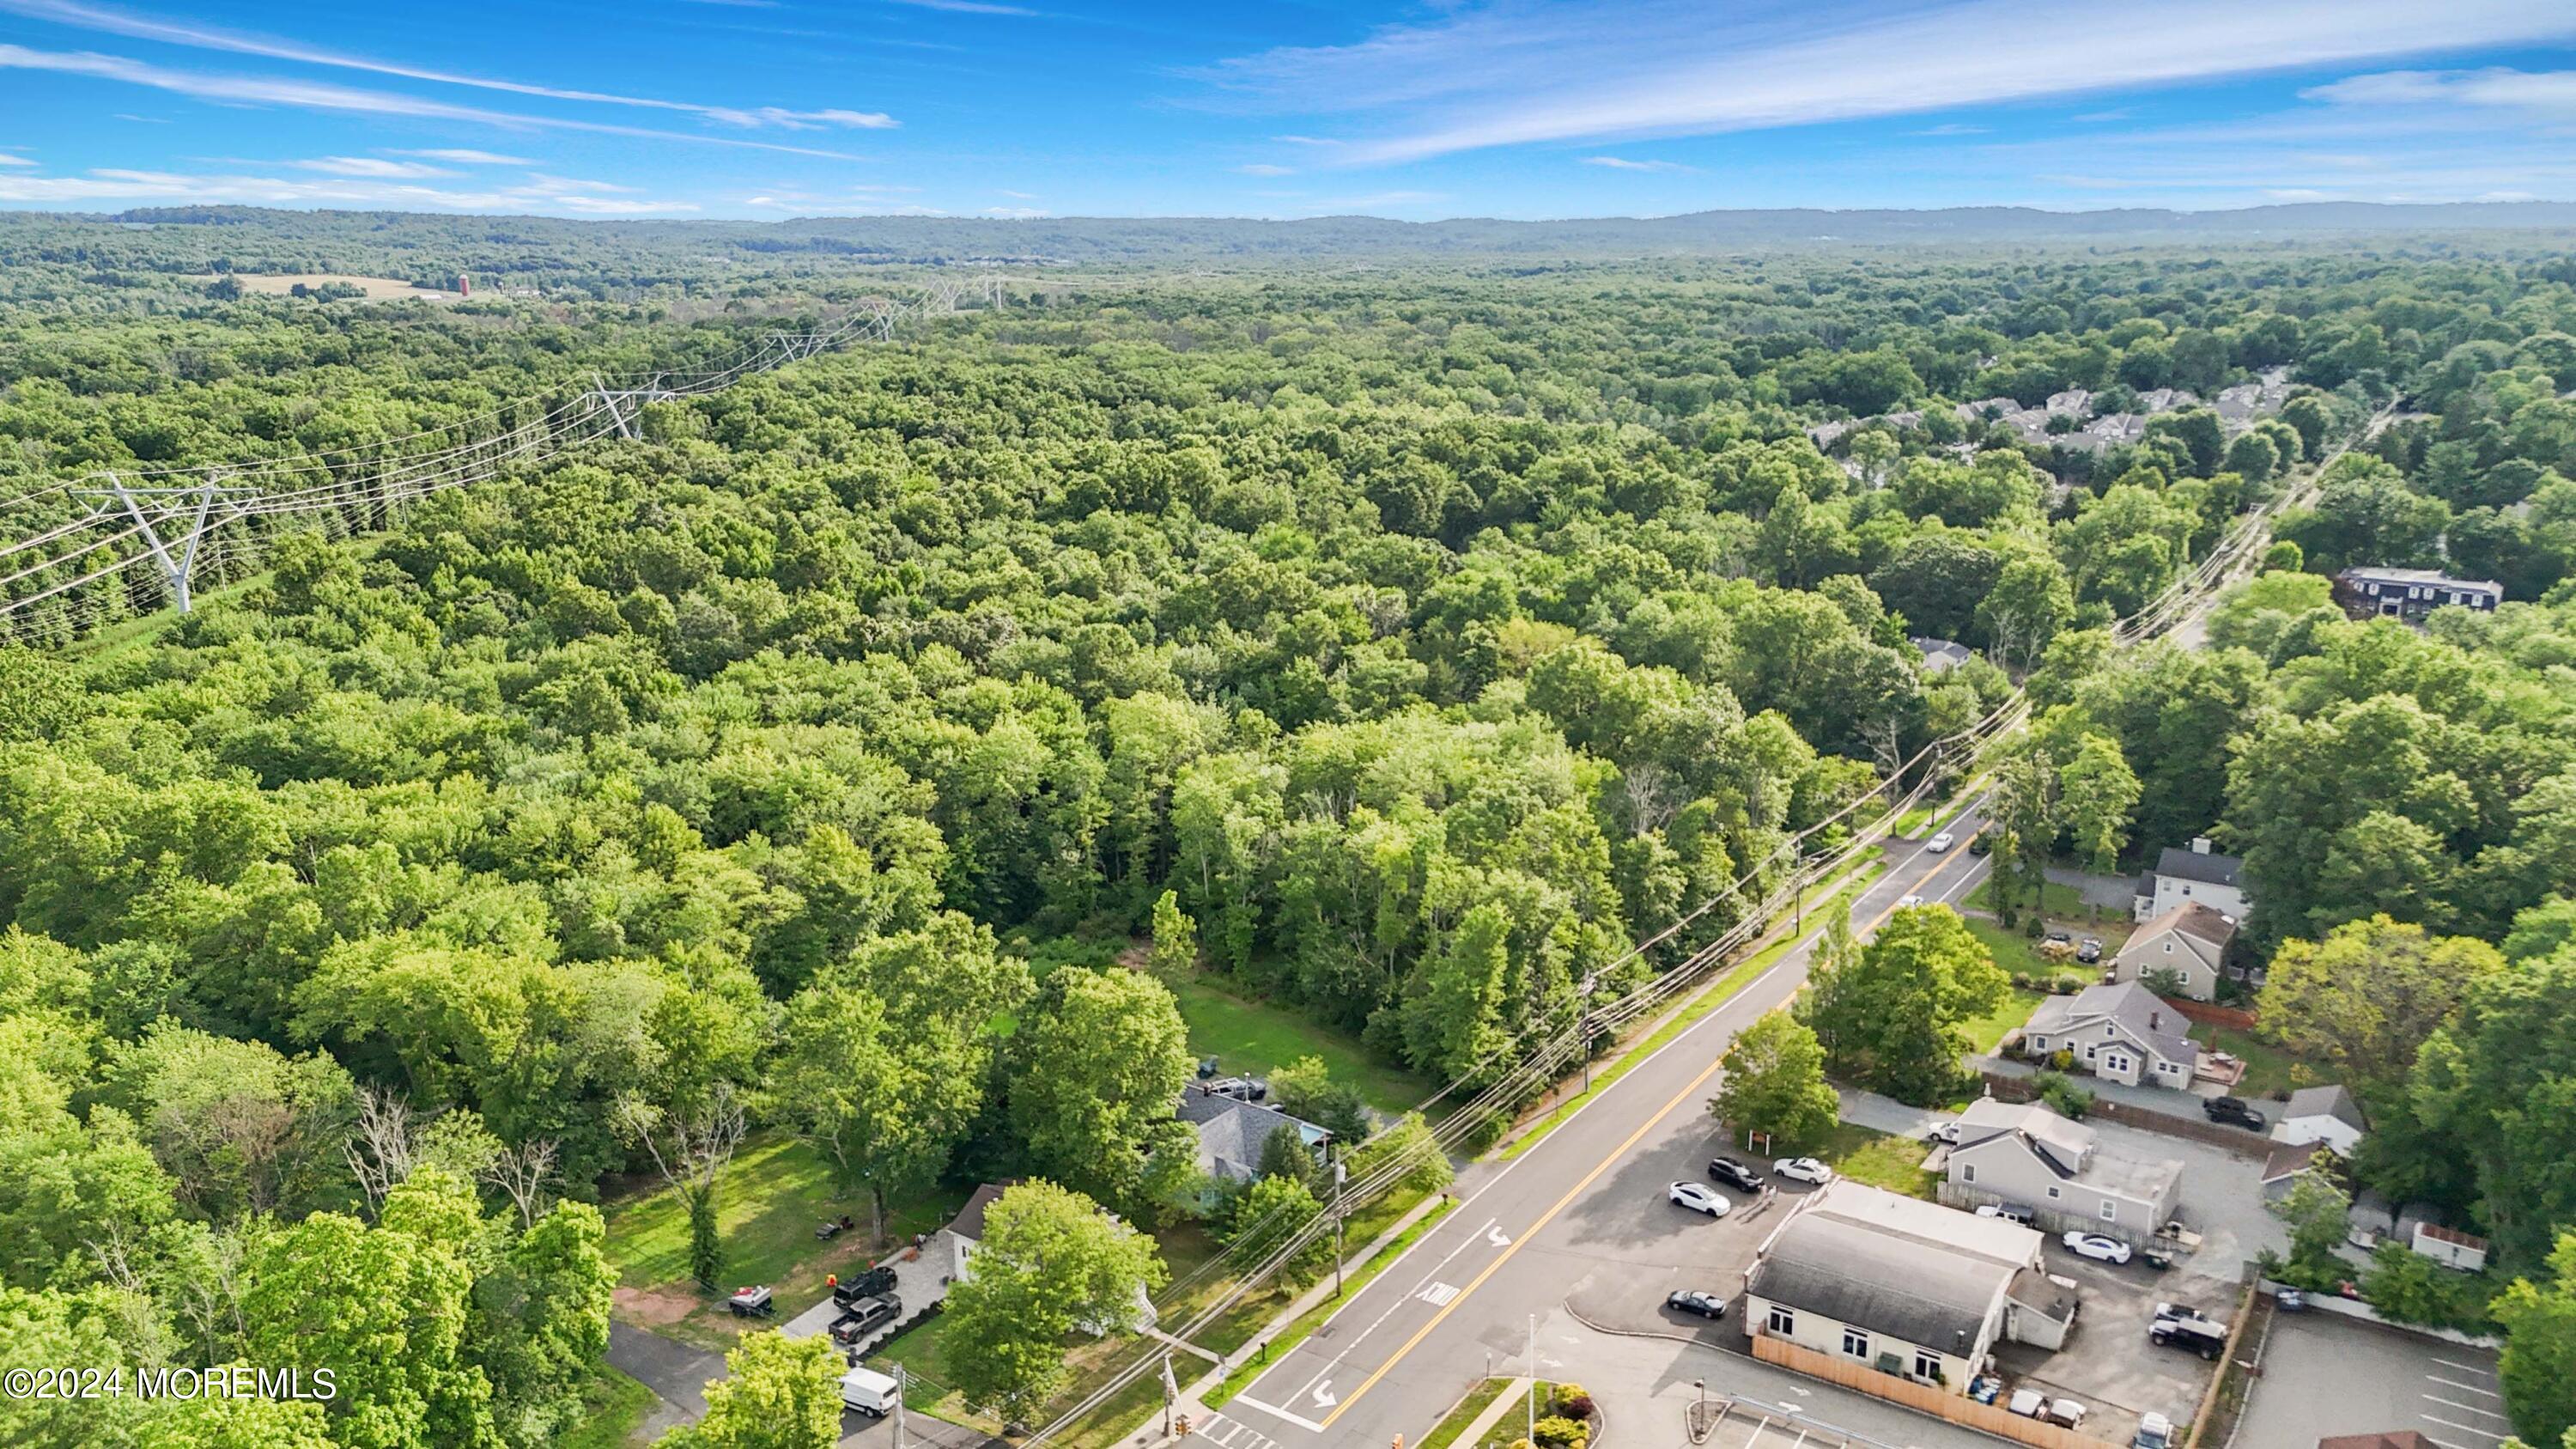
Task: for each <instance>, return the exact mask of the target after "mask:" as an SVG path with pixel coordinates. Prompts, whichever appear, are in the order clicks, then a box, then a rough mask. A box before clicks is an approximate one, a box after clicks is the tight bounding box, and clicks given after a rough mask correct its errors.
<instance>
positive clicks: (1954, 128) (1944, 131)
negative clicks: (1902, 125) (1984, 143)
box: [1905, 121, 1990, 136]
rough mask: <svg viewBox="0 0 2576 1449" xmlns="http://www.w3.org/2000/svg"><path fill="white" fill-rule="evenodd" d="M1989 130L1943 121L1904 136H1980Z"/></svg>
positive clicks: (1983, 127)
mask: <svg viewBox="0 0 2576 1449" xmlns="http://www.w3.org/2000/svg"><path fill="white" fill-rule="evenodd" d="M1989 129H1990V128H1989V127H1985V126H1966V125H1961V124H1960V123H1959V122H1957V121H1944V122H1942V123H1941V124H1940V125H1937V126H1930V127H1926V128H1925V129H1923V130H1920V131H1908V132H1906V133H1905V134H1907V135H1909V136H1982V135H1984V134H1986V132H1987V131H1988V130H1989Z"/></svg>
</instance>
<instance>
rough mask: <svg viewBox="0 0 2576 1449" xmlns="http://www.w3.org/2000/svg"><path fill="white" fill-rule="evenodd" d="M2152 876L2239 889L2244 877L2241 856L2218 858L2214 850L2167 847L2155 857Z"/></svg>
mask: <svg viewBox="0 0 2576 1449" xmlns="http://www.w3.org/2000/svg"><path fill="white" fill-rule="evenodd" d="M2155 873H2156V874H2158V875H2169V876H2172V877H2173V878H2174V879H2176V880H2191V881H2201V882H2204V883H2206V884H2209V885H2223V886H2232V885H2240V884H2242V883H2243V877H2244V875H2245V861H2244V858H2243V857H2241V856H2234V855H2220V854H2219V853H2218V852H2216V851H2214V850H2194V849H2191V848H2190V847H2188V846H2182V845H2168V846H2166V847H2165V848H2164V849H2163V850H2162V851H2159V852H2158V853H2157V855H2156V872H2155Z"/></svg>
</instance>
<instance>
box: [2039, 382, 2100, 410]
mask: <svg viewBox="0 0 2576 1449" xmlns="http://www.w3.org/2000/svg"><path fill="white" fill-rule="evenodd" d="M2048 410H2049V411H2050V412H2053V413H2064V414H2066V415H2068V416H2069V417H2078V418H2080V417H2083V416H2084V415H2085V414H2087V413H2090V412H2091V411H2093V394H2091V393H2089V392H2086V391H2085V390H2084V389H2082V388H2080V387H2070V388H2068V389H2067V390H2066V391H2064V392H2053V393H2050V394H2049V395H2048Z"/></svg>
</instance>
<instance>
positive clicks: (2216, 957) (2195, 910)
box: [2111, 901, 2236, 1001]
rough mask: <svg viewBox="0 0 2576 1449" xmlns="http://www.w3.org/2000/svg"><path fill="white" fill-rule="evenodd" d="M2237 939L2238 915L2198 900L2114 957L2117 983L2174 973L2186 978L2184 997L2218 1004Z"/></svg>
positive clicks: (2143, 931) (2151, 926) (2149, 927)
mask: <svg viewBox="0 0 2576 1449" xmlns="http://www.w3.org/2000/svg"><path fill="white" fill-rule="evenodd" d="M2235 939H2236V922H2235V920H2234V919H2233V918H2232V917H2230V916H2227V915H2226V914H2224V913H2222V912H2220V911H2218V910H2217V909H2215V908H2213V907H2210V906H2205V905H2203V904H2201V903H2200V902H2198V901H2184V902H2183V903H2182V904H2181V905H2178V906H2176V907H2174V908H2173V909H2172V910H2169V911H2167V912H2165V913H2164V914H2163V915H2160V916H2158V917H2156V918H2155V919H2154V920H2152V921H2149V922H2147V924H2146V925H2145V926H2143V927H2141V928H2140V929H2139V930H2138V932H2137V934H2136V935H2133V936H2131V937H2130V938H2129V940H2128V944H2126V945H2124V946H2122V947H2121V948H2120V952H2119V954H2118V955H2116V956H2113V957H2112V958H2111V979H2112V980H2114V981H2143V980H2144V979H2145V977H2146V976H2147V974H2148V973H2149V972H2153V971H2171V972H2174V973H2176V974H2177V975H2179V976H2180V977H2181V978H2182V988H2181V991H2180V992H2179V993H2178V994H2180V995H2183V996H2188V997H2190V998H2191V999H2192V1000H2194V1001H2208V1000H2212V999H2213V998H2215V997H2216V996H2217V995H2218V978H2219V974H2220V970H2221V963H2223V962H2224V961H2225V960H2226V958H2227V943H2228V942H2230V941H2233V940H2235Z"/></svg>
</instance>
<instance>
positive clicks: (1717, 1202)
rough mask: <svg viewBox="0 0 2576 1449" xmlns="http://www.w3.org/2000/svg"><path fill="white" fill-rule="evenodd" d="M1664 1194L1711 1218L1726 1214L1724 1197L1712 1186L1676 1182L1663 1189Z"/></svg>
mask: <svg viewBox="0 0 2576 1449" xmlns="http://www.w3.org/2000/svg"><path fill="white" fill-rule="evenodd" d="M1664 1196H1666V1197H1668V1198H1671V1199H1672V1200H1673V1201H1674V1202H1676V1203H1679V1204H1680V1205H1681V1206H1683V1207H1686V1208H1689V1209H1690V1210H1691V1211H1692V1212H1695V1213H1706V1214H1708V1215H1709V1216H1710V1217H1713V1218H1722V1217H1724V1216H1726V1198H1725V1196H1724V1195H1723V1194H1721V1193H1719V1192H1718V1190H1717V1189H1715V1188H1713V1187H1707V1186H1704V1185H1702V1184H1700V1183H1696V1182H1677V1183H1674V1184H1673V1185H1672V1186H1671V1187H1669V1188H1666V1189H1665V1190H1664Z"/></svg>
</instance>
